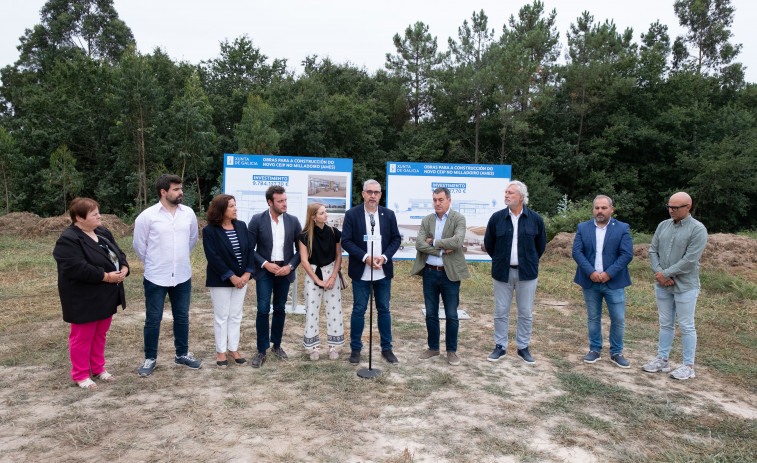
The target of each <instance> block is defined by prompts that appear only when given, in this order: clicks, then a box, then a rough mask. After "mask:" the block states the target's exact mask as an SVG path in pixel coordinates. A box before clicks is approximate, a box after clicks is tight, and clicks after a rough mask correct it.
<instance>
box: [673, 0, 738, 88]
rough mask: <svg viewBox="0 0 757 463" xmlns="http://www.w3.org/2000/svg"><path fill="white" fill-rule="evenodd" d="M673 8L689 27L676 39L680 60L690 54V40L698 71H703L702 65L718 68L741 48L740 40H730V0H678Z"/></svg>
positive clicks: (694, 62) (731, 18) (724, 64)
mask: <svg viewBox="0 0 757 463" xmlns="http://www.w3.org/2000/svg"><path fill="white" fill-rule="evenodd" d="M673 8H674V10H675V13H676V15H677V16H678V21H679V22H680V24H681V26H684V27H686V28H687V29H688V32H687V33H686V35H684V36H682V37H678V38H677V39H676V51H677V54H678V59H677V62H681V61H683V60H684V59H683V58H684V57H686V56H688V55H689V53H688V50H685V48H684V47H685V45H687V44H688V45H689V46H691V47H693V48H694V51H695V55H694V57H693V64H694V67H695V69H696V72H697V74H701V73H702V68H706V69H710V70H713V71H716V72H717V71H720V70H721V69H722V67H725V66H727V65H729V64H730V63H731V62H732V61H733V59H734V58H735V57H736V55H738V54H739V52H740V51H741V45H740V44H738V45H733V44H731V43H730V42H729V39H730V38H731V37H732V36H733V34H732V33H731V30H730V27H731V25H732V24H733V14H734V8H733V7H732V6H731V1H730V0H676V2H675V3H674V4H673Z"/></svg>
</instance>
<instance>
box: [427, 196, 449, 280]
mask: <svg viewBox="0 0 757 463" xmlns="http://www.w3.org/2000/svg"><path fill="white" fill-rule="evenodd" d="M448 216H449V209H448V210H447V212H445V213H444V214H442V218H441V219H440V218H439V216H438V215H436V213H434V218H435V219H436V222H434V223H435V224H436V226H435V227H434V239H433V240H431V246H433V245H434V241H435V240H438V239H442V233H443V232H444V224H446V223H447V217H448ZM443 253H444V249H440V250H439V254H436V255H434V254H429V256H428V259H426V263H427V264H428V265H435V266H437V267H444V261H443V260H442V254H443Z"/></svg>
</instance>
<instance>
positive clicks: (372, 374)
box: [357, 214, 381, 378]
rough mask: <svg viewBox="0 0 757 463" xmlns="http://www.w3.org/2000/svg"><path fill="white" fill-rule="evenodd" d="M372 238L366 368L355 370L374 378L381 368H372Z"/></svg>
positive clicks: (374, 223) (360, 374)
mask: <svg viewBox="0 0 757 463" xmlns="http://www.w3.org/2000/svg"><path fill="white" fill-rule="evenodd" d="M370 218H371V236H373V230H374V228H375V227H376V222H375V221H374V219H373V214H370ZM373 258H374V255H373V240H371V286H370V288H371V293H370V298H369V305H368V310H369V311H370V315H369V320H370V321H369V323H368V368H363V369H361V370H358V371H357V375H358V376H359V377H361V378H375V377H376V376H378V375H380V374H381V370H379V369H378V368H376V369H373Z"/></svg>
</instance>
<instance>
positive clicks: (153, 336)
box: [143, 278, 192, 359]
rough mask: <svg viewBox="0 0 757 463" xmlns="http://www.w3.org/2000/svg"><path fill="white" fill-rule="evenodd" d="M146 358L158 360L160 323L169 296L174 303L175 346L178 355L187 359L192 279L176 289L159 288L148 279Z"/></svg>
mask: <svg viewBox="0 0 757 463" xmlns="http://www.w3.org/2000/svg"><path fill="white" fill-rule="evenodd" d="M143 284H144V287H145V329H144V337H145V358H146V359H154V358H158V339H159V337H160V322H161V320H163V306H164V304H165V302H166V295H168V299H169V300H170V301H171V314H172V315H173V345H174V347H175V348H176V355H179V356H181V355H187V352H188V351H189V299H190V296H191V295H192V279H191V278H190V279H189V280H187V281H185V282H184V283H179V284H178V285H176V286H158V285H156V284H155V283H153V282H151V281H149V280H147V279H145V280H144V282H143Z"/></svg>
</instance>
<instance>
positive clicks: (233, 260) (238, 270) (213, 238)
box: [202, 220, 255, 287]
mask: <svg viewBox="0 0 757 463" xmlns="http://www.w3.org/2000/svg"><path fill="white" fill-rule="evenodd" d="M231 224H232V225H234V231H235V232H236V233H237V239H238V240H239V248H240V250H241V251H242V265H239V261H238V260H237V257H236V256H235V255H234V249H233V248H232V247H231V241H229V238H228V237H227V236H226V230H224V229H223V227H220V226H218V225H208V226H207V227H205V228H203V229H202V243H203V249H204V250H205V258H206V259H207V261H208V267H207V271H206V276H205V286H212V287H216V286H228V287H232V286H234V285H232V284H231V280H229V278H231V277H232V276H234V275H236V276H238V277H239V276H242V274H244V273H245V272H250V274H252V273H255V268H254V267H255V253H254V250H253V246H251V245H250V232H249V231H247V226H246V225H245V224H244V222H242V221H239V220H232V221H231Z"/></svg>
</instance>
